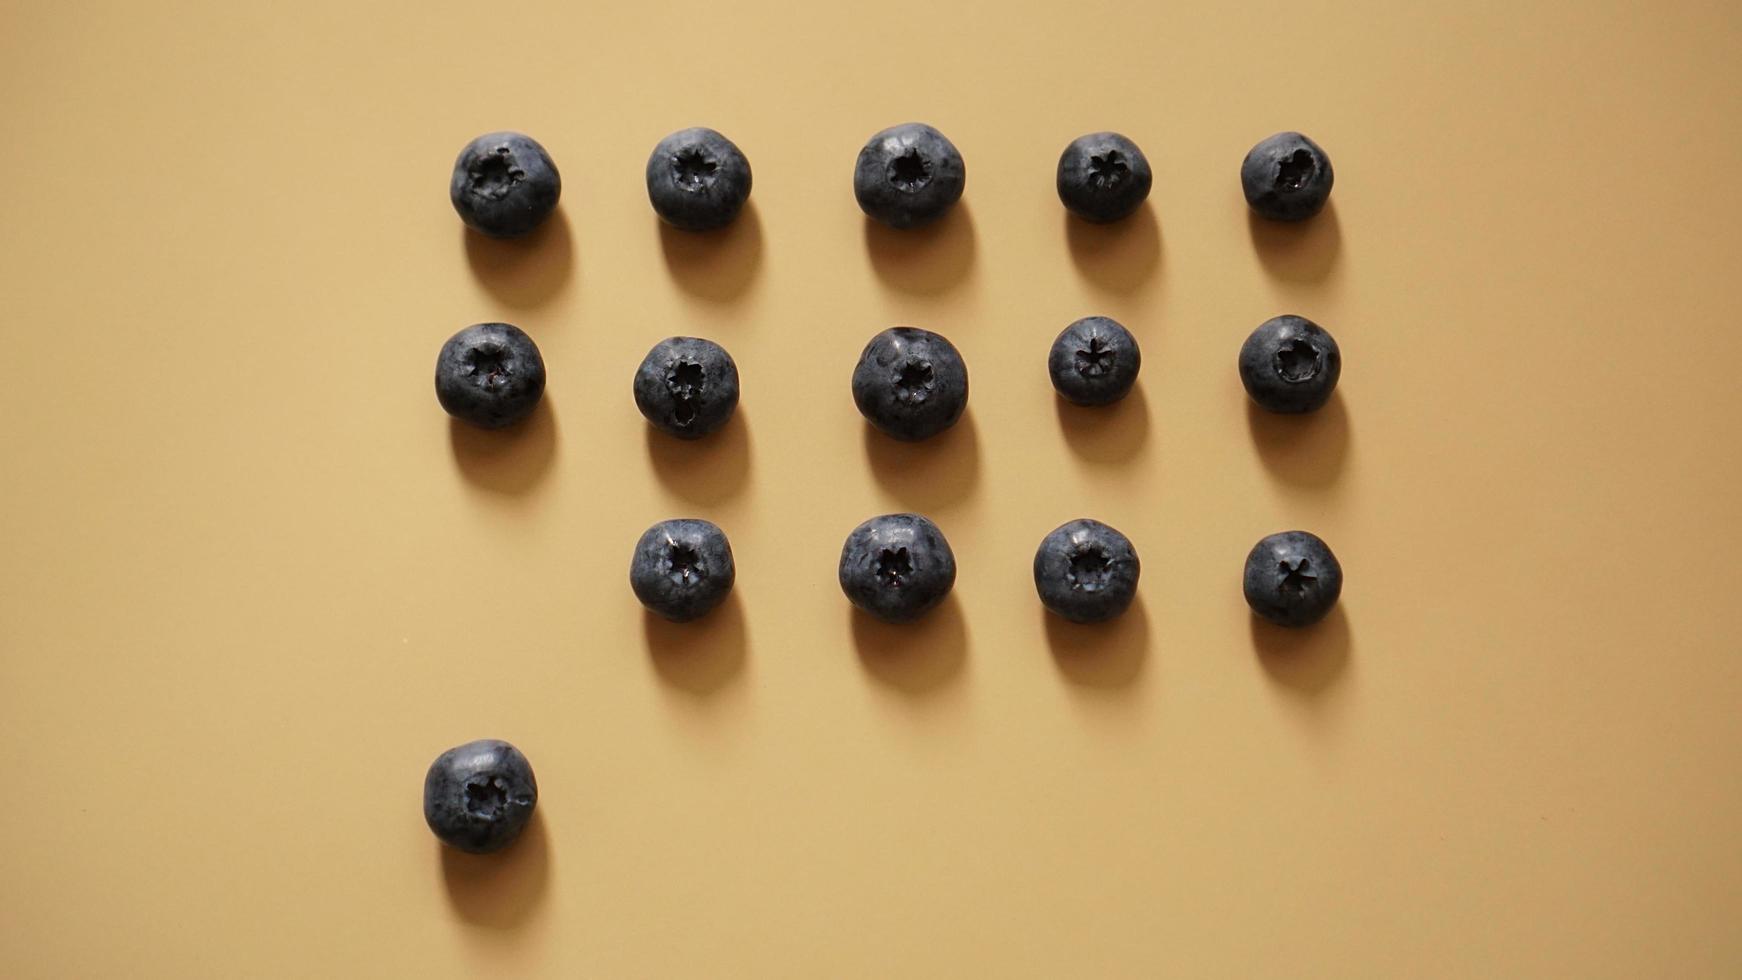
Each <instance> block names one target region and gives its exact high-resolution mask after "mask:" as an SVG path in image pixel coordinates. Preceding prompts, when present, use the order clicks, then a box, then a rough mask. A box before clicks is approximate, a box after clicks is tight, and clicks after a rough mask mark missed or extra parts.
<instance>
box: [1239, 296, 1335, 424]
mask: <svg viewBox="0 0 1742 980" xmlns="http://www.w3.org/2000/svg"><path fill="white" fill-rule="evenodd" d="M1342 373H1343V354H1342V352H1341V351H1340V350H1338V349H1337V342H1336V340H1334V339H1332V337H1331V335H1330V334H1329V333H1327V332H1326V331H1325V330H1324V328H1322V327H1320V326H1319V325H1318V324H1316V323H1314V322H1312V321H1311V320H1308V319H1307V318H1306V317H1303V316H1278V317H1272V318H1270V319H1269V320H1266V321H1264V322H1263V323H1261V324H1259V325H1258V329H1257V330H1254V331H1252V335H1251V336H1249V337H1247V338H1246V342H1245V343H1244V344H1241V345H1240V382H1241V383H1242V384H1244V385H1245V386H1246V392H1247V394H1249V395H1251V396H1252V400H1253V401H1255V402H1257V403H1258V407H1260V408H1262V409H1264V410H1265V411H1268V412H1284V413H1289V414H1298V413H1300V412H1311V411H1314V410H1315V409H1317V408H1319V407H1320V406H1322V405H1324V403H1325V402H1327V401H1330V398H1331V392H1333V391H1335V390H1336V389H1337V378H1338V377H1340V376H1341V375H1342Z"/></svg>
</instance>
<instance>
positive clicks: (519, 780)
mask: <svg viewBox="0 0 1742 980" xmlns="http://www.w3.org/2000/svg"><path fill="white" fill-rule="evenodd" d="M537 805H538V781H537V780H535V779H534V778H533V776H532V764H531V763H529V762H527V761H526V756H524V755H521V754H520V750H519V749H517V748H515V747H514V746H512V745H509V744H508V743H507V742H503V741H500V740H498V739H480V740H478V741H476V742H467V743H466V744H465V745H460V746H456V747H454V748H451V749H449V750H447V751H446V752H443V753H442V754H441V755H439V756H436V760H435V761H434V762H432V763H430V767H429V772H428V773H426V774H425V775H424V778H423V819H424V822H425V823H428V824H429V829H430V830H431V831H432V832H433V833H434V834H435V835H436V837H437V838H439V839H440V840H441V842H442V843H444V844H447V845H449V846H450V847H457V848H459V849H460V850H462V851H468V852H470V853H473V854H488V853H490V852H491V851H499V850H501V849H502V848H504V847H507V846H508V845H509V844H511V843H513V842H514V839H515V838H516V837H519V836H520V832H521V831H522V830H525V829H526V824H527V821H529V820H531V819H532V811H533V808H534V807H536V806H537Z"/></svg>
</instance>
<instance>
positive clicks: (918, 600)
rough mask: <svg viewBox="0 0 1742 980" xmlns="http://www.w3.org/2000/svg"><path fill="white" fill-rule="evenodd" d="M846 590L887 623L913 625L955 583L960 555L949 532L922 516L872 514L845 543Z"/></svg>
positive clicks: (843, 577) (842, 569) (854, 600)
mask: <svg viewBox="0 0 1742 980" xmlns="http://www.w3.org/2000/svg"><path fill="white" fill-rule="evenodd" d="M840 577H841V591H842V592H844V593H846V594H847V599H848V600H849V601H851V602H852V603H853V605H855V606H858V607H859V608H860V609H863V610H865V611H866V612H868V613H870V614H871V615H873V616H875V617H877V618H878V619H881V620H883V621H884V622H886V623H911V622H913V621H914V620H916V619H918V618H920V617H921V616H923V615H925V614H926V613H928V612H930V611H931V610H932V609H933V608H935V607H936V606H937V605H938V603H940V602H943V601H944V597H945V596H947V595H949V594H950V588H951V587H952V586H954V585H955V584H956V555H955V552H953V551H951V550H950V543H949V542H948V541H945V540H944V532H942V531H940V530H938V526H937V525H936V524H933V523H932V522H931V521H930V520H928V519H927V518H924V517H921V516H920V515H918V514H884V515H883V516H881V517H873V518H871V519H870V520H868V521H866V522H865V523H863V524H861V525H859V526H858V527H856V528H854V529H853V533H852V534H849V535H847V543H846V544H845V545H843V546H842V547H841V567H840Z"/></svg>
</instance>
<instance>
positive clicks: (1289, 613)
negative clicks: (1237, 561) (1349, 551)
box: [1244, 531, 1343, 626]
mask: <svg viewBox="0 0 1742 980" xmlns="http://www.w3.org/2000/svg"><path fill="white" fill-rule="evenodd" d="M1244 585H1245V590H1246V604H1247V605H1249V606H1251V607H1252V611H1253V612H1255V613H1257V614H1258V615H1259V616H1261V617H1263V618H1264V619H1267V620H1269V621H1270V622H1272V623H1275V624H1276V625H1278V626H1310V625H1312V624H1313V623H1316V622H1318V621H1319V620H1321V619H1324V618H1325V614H1326V613H1328V612H1330V611H1331V607H1332V606H1334V605H1336V604H1337V596H1338V595H1340V594H1341V593H1342V591H1343V566H1341V565H1339V564H1337V556H1336V555H1333V554H1331V549H1330V548H1329V547H1327V546H1326V545H1325V543H1324V542H1323V541H1321V540H1319V537H1318V536H1317V535H1314V534H1308V533H1307V532H1305V531H1282V532H1280V533H1277V534H1272V535H1271V536H1269V537H1267V538H1265V539H1264V540H1262V541H1260V542H1258V543H1257V544H1255V545H1253V546H1252V552H1251V553H1250V554H1248V555H1247V556H1246V575H1245V581H1244Z"/></svg>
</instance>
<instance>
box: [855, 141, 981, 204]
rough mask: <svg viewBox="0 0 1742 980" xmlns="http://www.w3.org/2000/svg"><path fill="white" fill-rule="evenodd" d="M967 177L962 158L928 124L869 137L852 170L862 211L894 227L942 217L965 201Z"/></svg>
mask: <svg viewBox="0 0 1742 980" xmlns="http://www.w3.org/2000/svg"><path fill="white" fill-rule="evenodd" d="M967 179H968V172H967V168H966V166H964V165H963V163H962V154H961V153H959V152H957V150H956V145H955V144H954V143H951V142H950V141H949V139H948V138H946V137H945V136H944V134H942V133H940V132H938V131H937V130H935V129H933V128H931V127H930V126H927V125H925V124H924V123H904V124H902V125H900V126H891V127H890V128H888V129H885V130H884V131H882V132H881V133H878V134H877V135H875V136H873V137H871V140H870V142H868V143H866V144H865V148H864V149H862V150H860V151H859V162H858V164H857V165H856V166H855V167H854V168H853V196H854V197H857V198H858V199H859V208H860V210H862V211H864V212H865V213H866V214H868V215H870V216H871V217H872V218H875V219H876V220H878V221H881V222H883V223H884V224H886V225H888V226H890V227H891V228H913V227H916V226H918V225H923V224H927V223H929V222H932V221H936V220H937V219H939V218H941V217H943V216H944V213H945V212H947V211H948V210H949V209H950V207H951V206H952V205H954V204H955V203H956V201H957V200H958V199H959V198H961V196H962V187H963V185H964V184H965V183H966V182H967Z"/></svg>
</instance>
